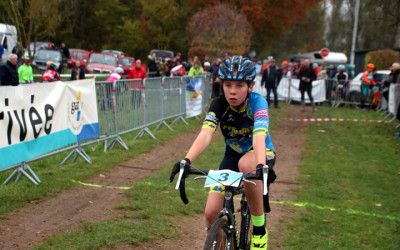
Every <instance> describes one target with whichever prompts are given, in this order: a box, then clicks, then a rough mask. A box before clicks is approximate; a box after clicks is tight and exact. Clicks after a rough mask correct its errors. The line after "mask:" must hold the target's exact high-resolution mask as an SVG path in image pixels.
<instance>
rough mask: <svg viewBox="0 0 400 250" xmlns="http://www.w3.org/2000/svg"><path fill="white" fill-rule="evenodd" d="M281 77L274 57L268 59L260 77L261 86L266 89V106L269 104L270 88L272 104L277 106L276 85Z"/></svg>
mask: <svg viewBox="0 0 400 250" xmlns="http://www.w3.org/2000/svg"><path fill="white" fill-rule="evenodd" d="M281 77H282V72H281V70H280V69H279V67H278V66H277V65H276V64H275V59H273V58H272V59H270V61H269V66H268V67H267V68H266V69H265V70H264V73H263V75H262V79H261V86H265V88H266V89H267V102H268V106H270V105H271V100H270V96H271V90H272V92H273V93H274V105H275V108H279V106H278V92H277V91H276V90H277V87H278V84H279V81H280V80H281Z"/></svg>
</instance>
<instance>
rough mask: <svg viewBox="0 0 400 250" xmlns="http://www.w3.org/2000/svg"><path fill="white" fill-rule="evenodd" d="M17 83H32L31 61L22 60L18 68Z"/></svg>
mask: <svg viewBox="0 0 400 250" xmlns="http://www.w3.org/2000/svg"><path fill="white" fill-rule="evenodd" d="M18 76H19V83H21V84H24V83H33V74H32V67H31V61H29V60H28V59H24V64H23V65H22V66H21V67H19V68H18Z"/></svg>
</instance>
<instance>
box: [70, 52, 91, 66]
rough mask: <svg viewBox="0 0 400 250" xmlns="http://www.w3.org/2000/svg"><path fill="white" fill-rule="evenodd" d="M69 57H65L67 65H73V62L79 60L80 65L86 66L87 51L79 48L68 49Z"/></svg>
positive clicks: (87, 59)
mask: <svg viewBox="0 0 400 250" xmlns="http://www.w3.org/2000/svg"><path fill="white" fill-rule="evenodd" d="M69 54H70V57H69V58H68V59H67V64H68V67H70V68H72V67H75V62H76V61H77V60H79V61H80V62H81V67H83V68H86V65H87V63H88V61H89V52H88V51H86V50H81V49H70V50H69Z"/></svg>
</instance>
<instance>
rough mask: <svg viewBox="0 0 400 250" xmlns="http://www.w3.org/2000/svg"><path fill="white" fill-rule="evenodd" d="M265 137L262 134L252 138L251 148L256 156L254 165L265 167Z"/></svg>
mask: <svg viewBox="0 0 400 250" xmlns="http://www.w3.org/2000/svg"><path fill="white" fill-rule="evenodd" d="M265 138H266V137H265V135H264V134H257V135H255V136H254V137H253V148H254V153H255V155H256V163H257V164H263V165H265V164H266V162H265V151H266V145H265Z"/></svg>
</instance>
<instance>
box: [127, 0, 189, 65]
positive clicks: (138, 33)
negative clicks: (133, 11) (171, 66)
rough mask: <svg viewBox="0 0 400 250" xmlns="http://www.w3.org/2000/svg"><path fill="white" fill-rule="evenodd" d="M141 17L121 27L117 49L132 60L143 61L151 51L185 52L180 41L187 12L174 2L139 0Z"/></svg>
mask: <svg viewBox="0 0 400 250" xmlns="http://www.w3.org/2000/svg"><path fill="white" fill-rule="evenodd" d="M140 5H141V8H142V12H141V15H140V16H139V17H138V18H137V19H131V20H127V21H126V22H125V23H124V24H123V26H122V27H121V32H122V34H123V35H124V39H123V41H121V46H122V48H123V49H124V50H126V51H127V52H129V53H130V54H134V55H135V56H136V57H141V58H143V57H146V56H147V55H148V53H149V52H150V50H151V49H168V50H174V51H183V50H187V43H186V41H185V39H184V38H185V37H184V27H185V23H186V21H185V18H186V16H187V14H186V13H187V12H186V11H187V8H186V7H185V5H184V4H182V3H179V1H176V0H160V1H155V2H148V1H145V0H140Z"/></svg>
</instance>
